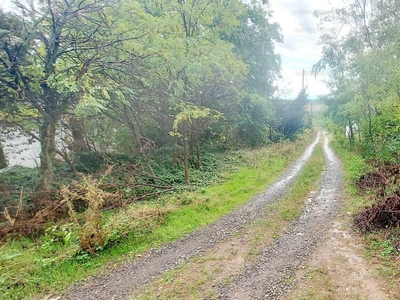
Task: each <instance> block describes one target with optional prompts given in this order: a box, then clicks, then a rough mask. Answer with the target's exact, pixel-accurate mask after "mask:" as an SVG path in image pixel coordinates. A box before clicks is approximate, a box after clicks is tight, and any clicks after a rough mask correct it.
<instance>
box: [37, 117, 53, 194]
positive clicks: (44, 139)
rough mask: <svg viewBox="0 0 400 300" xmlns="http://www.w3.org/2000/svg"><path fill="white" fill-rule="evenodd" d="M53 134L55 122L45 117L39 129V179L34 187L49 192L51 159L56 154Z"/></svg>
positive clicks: (39, 190)
mask: <svg viewBox="0 0 400 300" xmlns="http://www.w3.org/2000/svg"><path fill="white" fill-rule="evenodd" d="M55 134H56V124H55V123H54V121H52V120H51V118H48V117H45V121H44V122H43V125H42V127H41V130H40V139H41V153H40V181H39V184H38V186H37V189H36V191H38V192H49V191H50V190H51V184H52V183H53V159H54V156H55V154H56V147H55ZM39 196H41V195H39ZM43 196H45V195H43Z"/></svg>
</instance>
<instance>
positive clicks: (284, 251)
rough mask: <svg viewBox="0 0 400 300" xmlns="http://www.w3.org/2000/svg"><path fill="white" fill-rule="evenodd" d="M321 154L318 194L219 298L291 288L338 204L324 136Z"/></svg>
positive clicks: (336, 166) (335, 173) (273, 295)
mask: <svg viewBox="0 0 400 300" xmlns="http://www.w3.org/2000/svg"><path fill="white" fill-rule="evenodd" d="M324 153H325V160H326V168H325V173H324V176H323V179H322V182H321V188H320V193H319V195H318V196H317V197H316V198H315V199H314V200H313V201H309V202H308V203H307V206H306V209H305V211H304V213H303V214H302V215H301V217H300V218H299V219H297V220H295V221H294V222H293V223H292V226H291V228H290V229H289V231H288V232H287V233H285V234H284V235H282V236H281V237H280V238H279V239H278V240H277V241H276V242H275V243H274V244H273V245H272V246H270V247H268V248H266V249H264V250H263V251H262V253H261V255H260V256H259V259H258V261H257V262H256V263H255V264H252V265H249V266H247V267H246V268H245V270H244V271H243V272H242V273H241V274H240V275H238V276H237V277H236V278H235V279H234V281H233V282H232V283H231V284H230V285H229V286H224V287H221V289H220V297H219V299H240V300H243V299H279V298H280V296H282V295H283V294H285V293H286V292H287V291H289V290H290V289H291V288H292V287H293V285H294V284H295V281H293V280H290V279H291V277H292V276H293V274H294V271H295V270H296V269H297V268H299V267H300V266H301V264H302V263H304V262H305V261H307V258H308V256H309V255H310V254H311V253H312V252H313V251H314V250H315V248H316V246H317V244H318V242H320V241H321V239H323V238H324V236H325V235H324V233H325V231H326V230H328V229H329V228H330V226H331V224H332V221H333V219H334V218H335V216H336V215H337V211H338V208H339V204H340V199H341V186H342V175H341V174H342V172H341V164H340V161H339V160H338V158H337V157H336V156H335V155H334V153H333V152H332V150H331V149H330V148H329V145H328V139H327V137H326V136H325V143H324Z"/></svg>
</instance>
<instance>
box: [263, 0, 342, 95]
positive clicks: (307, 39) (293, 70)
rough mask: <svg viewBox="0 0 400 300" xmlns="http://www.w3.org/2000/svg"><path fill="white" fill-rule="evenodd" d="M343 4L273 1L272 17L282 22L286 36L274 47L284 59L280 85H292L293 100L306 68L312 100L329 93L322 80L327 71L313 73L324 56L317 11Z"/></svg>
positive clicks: (321, 0)
mask: <svg viewBox="0 0 400 300" xmlns="http://www.w3.org/2000/svg"><path fill="white" fill-rule="evenodd" d="M341 6H342V1H341V0H332V1H329V0H319V1H317V2H315V1H311V0H302V1H296V0H270V7H271V9H272V10H273V11H274V12H273V19H272V20H273V21H275V22H277V23H278V24H280V26H281V28H282V32H281V33H282V35H283V38H284V42H283V43H278V44H276V45H275V48H276V52H277V53H279V54H280V55H281V58H282V77H283V78H282V80H280V81H279V82H278V85H279V87H285V86H286V87H287V85H288V84H290V89H291V90H292V92H291V93H290V95H288V96H287V98H289V99H293V98H295V97H296V96H297V94H298V93H299V92H300V90H301V85H302V70H303V69H304V70H305V74H306V76H305V84H306V85H307V86H308V89H307V91H308V94H309V98H310V99H315V98H316V97H317V96H318V95H322V94H326V93H328V89H327V88H326V87H325V85H324V83H323V82H322V80H324V79H326V78H327V76H326V74H320V75H318V76H317V78H314V76H313V75H312V74H311V69H312V66H313V65H314V64H315V63H316V62H317V61H318V60H319V58H320V57H321V49H322V48H321V46H320V45H318V38H319V36H320V35H321V34H323V33H324V31H323V30H321V29H319V28H318V19H317V18H315V17H314V11H328V10H330V9H331V8H332V7H341Z"/></svg>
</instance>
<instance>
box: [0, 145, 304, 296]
mask: <svg viewBox="0 0 400 300" xmlns="http://www.w3.org/2000/svg"><path fill="white" fill-rule="evenodd" d="M309 141H310V138H308V140H303V141H298V142H296V143H289V142H285V143H281V144H278V145H271V146H269V147H266V148H263V149H258V150H254V151H251V152H249V153H248V154H247V159H248V160H249V161H250V165H249V166H247V167H238V170H237V171H236V172H235V173H231V174H221V176H220V177H223V178H225V181H223V182H222V183H219V184H216V185H211V186H205V187H202V188H200V189H195V190H194V191H183V192H181V193H175V194H170V195H166V196H162V197H160V198H158V199H156V200H154V201H153V202H151V203H149V202H147V203H145V204H137V205H135V206H133V207H130V208H128V209H121V210H119V211H116V212H112V213H110V212H109V213H107V214H106V215H105V216H104V218H105V220H106V221H105V222H106V224H105V228H107V226H109V225H110V224H112V223H113V222H115V220H123V218H126V219H129V217H130V214H131V213H132V211H133V210H141V209H142V210H152V211H154V210H156V209H159V208H160V209H162V210H164V211H165V212H166V217H165V218H163V220H162V221H161V222H160V220H157V221H156V222H153V221H152V219H151V218H143V219H141V220H138V221H137V222H136V221H135V220H131V222H133V223H134V225H129V226H131V227H129V226H127V229H126V230H125V232H123V230H122V231H121V232H120V235H121V236H120V237H119V238H118V239H116V243H115V244H112V245H110V246H109V247H107V248H105V249H103V250H102V251H101V252H99V253H97V254H95V255H88V254H86V253H78V254H77V255H72V254H73V253H75V254H76V245H77V244H76V239H75V238H71V239H69V240H68V241H67V242H66V239H65V237H66V236H67V234H68V232H66V234H65V236H64V238H59V239H58V240H56V241H55V242H54V243H53V244H52V247H48V248H46V247H43V245H44V244H45V242H44V238H43V237H41V238H39V239H37V240H35V241H31V240H22V241H14V240H11V239H10V240H9V241H8V242H7V243H6V244H4V245H3V246H1V248H0V251H1V252H0V253H1V254H0V274H1V275H0V284H1V286H0V298H1V299H30V298H33V297H35V296H37V295H43V294H46V293H56V292H60V291H62V290H64V289H65V287H66V285H68V284H71V283H73V282H76V281H80V280H83V279H84V278H87V277H88V276H91V275H94V274H98V273H99V272H100V273H101V272H106V271H107V267H110V268H112V267H114V264H115V263H116V262H117V261H119V260H124V259H129V258H133V257H135V256H136V255H140V253H142V252H144V251H146V250H148V249H150V248H154V247H158V246H160V245H162V244H163V243H165V242H168V241H171V240H175V239H177V238H180V237H182V236H183V235H185V234H187V233H189V232H191V231H193V230H195V229H197V228H199V227H201V226H205V225H207V224H209V223H211V222H213V221H215V220H217V219H218V218H220V217H221V216H222V215H224V214H227V213H229V212H230V211H232V209H234V208H236V207H238V206H240V205H242V204H243V203H244V202H246V201H247V200H248V199H250V198H251V197H252V196H253V195H255V194H258V193H260V192H261V191H263V190H264V189H265V188H266V187H267V186H269V185H270V184H271V183H273V182H274V181H275V180H276V179H277V178H278V177H279V175H280V174H281V173H282V172H283V170H284V169H285V167H286V166H287V165H288V163H290V162H292V161H294V160H295V159H296V158H297V157H298V156H299V155H300V154H301V153H302V152H303V150H304V148H305V146H306V145H307V144H308V143H309ZM128 229H129V230H128ZM128 231H129V234H127V232H128ZM72 236H73V237H74V236H76V234H75V233H72ZM43 265H44V266H43Z"/></svg>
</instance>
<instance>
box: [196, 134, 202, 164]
mask: <svg viewBox="0 0 400 300" xmlns="http://www.w3.org/2000/svg"><path fill="white" fill-rule="evenodd" d="M196 152H197V168H198V169H200V168H201V153H200V138H198V139H197V140H196Z"/></svg>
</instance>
